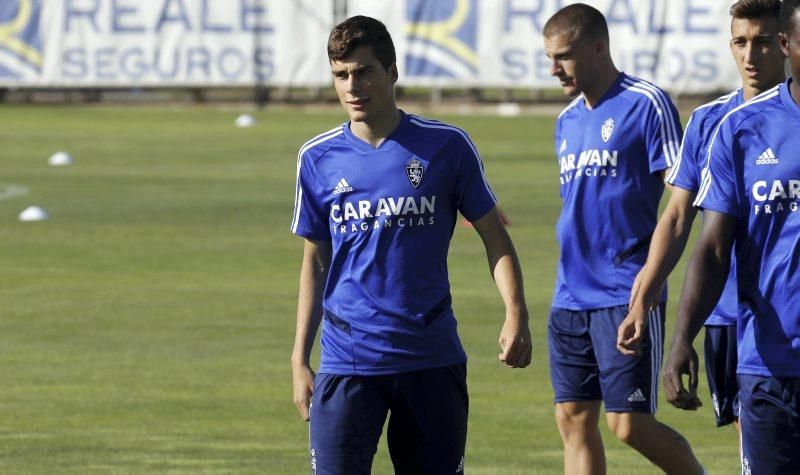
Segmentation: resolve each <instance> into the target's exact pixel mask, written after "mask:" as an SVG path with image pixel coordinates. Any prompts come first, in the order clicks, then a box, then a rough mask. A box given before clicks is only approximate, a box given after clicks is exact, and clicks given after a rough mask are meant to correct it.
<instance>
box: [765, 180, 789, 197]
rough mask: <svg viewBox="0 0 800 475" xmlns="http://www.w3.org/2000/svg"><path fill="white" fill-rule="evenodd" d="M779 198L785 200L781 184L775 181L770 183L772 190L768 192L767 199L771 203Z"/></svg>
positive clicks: (784, 192)
mask: <svg viewBox="0 0 800 475" xmlns="http://www.w3.org/2000/svg"><path fill="white" fill-rule="evenodd" d="M779 196H780V197H781V198H786V190H784V189H783V183H781V182H780V180H775V181H773V182H772V190H771V191H770V192H769V199H770V201H772V200H774V199H775V198H777V197H779Z"/></svg>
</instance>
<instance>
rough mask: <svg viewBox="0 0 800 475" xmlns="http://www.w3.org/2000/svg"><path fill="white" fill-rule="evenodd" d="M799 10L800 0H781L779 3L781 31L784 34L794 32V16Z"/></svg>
mask: <svg viewBox="0 0 800 475" xmlns="http://www.w3.org/2000/svg"><path fill="white" fill-rule="evenodd" d="M798 8H800V0H783V2H782V3H781V29H782V30H783V31H784V32H785V33H790V32H791V31H792V30H794V21H793V20H794V16H795V14H796V13H797V10H798Z"/></svg>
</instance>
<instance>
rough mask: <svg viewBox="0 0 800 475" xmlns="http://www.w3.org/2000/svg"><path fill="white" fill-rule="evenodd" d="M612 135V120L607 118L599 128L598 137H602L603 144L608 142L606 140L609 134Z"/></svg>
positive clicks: (609, 136)
mask: <svg viewBox="0 0 800 475" xmlns="http://www.w3.org/2000/svg"><path fill="white" fill-rule="evenodd" d="M613 133H614V119H612V118H611V117H609V118H608V119H606V121H605V122H603V127H601V128H600V136H601V137H603V142H608V139H610V138H611V134H613Z"/></svg>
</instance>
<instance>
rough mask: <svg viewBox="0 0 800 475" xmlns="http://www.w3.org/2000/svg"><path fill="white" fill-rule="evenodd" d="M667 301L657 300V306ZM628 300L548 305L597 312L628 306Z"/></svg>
mask: <svg viewBox="0 0 800 475" xmlns="http://www.w3.org/2000/svg"><path fill="white" fill-rule="evenodd" d="M666 301H667V299H665V298H662V299H660V300H659V302H658V303H659V304H662V303H665V302H666ZM628 302H629V299H627V298H625V299H618V300H608V301H603V302H593V303H591V304H576V303H568V302H563V301H553V303H552V304H550V306H551V307H553V308H560V309H563V310H570V311H573V312H582V311H586V310H597V309H599V308H612V307H621V306H623V305H628Z"/></svg>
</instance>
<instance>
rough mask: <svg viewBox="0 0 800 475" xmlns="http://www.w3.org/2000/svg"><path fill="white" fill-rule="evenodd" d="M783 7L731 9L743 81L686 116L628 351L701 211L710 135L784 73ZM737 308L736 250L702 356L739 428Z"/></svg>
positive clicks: (637, 295) (714, 395)
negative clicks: (699, 200)
mask: <svg viewBox="0 0 800 475" xmlns="http://www.w3.org/2000/svg"><path fill="white" fill-rule="evenodd" d="M780 8H781V2H780V0H740V1H738V2H736V3H735V4H733V5H732V6H731V8H730V13H731V17H732V18H731V41H730V47H731V53H733V58H734V61H736V66H737V67H738V70H739V74H740V76H741V78H742V87H741V88H739V89H737V90H735V91H733V92H731V93H730V94H726V95H724V96H722V97H720V98H718V99H716V100H714V101H712V102H709V103H708V104H705V105H702V106H700V107H699V108H697V110H695V111H694V113H692V116H691V117H690V118H689V122H688V124H687V126H686V132H685V134H684V136H683V143H682V144H681V151H680V156H679V157H678V161H677V163H676V164H675V166H674V167H673V168H672V171H671V173H670V174H669V176H668V177H667V183H668V184H669V185H671V187H670V191H671V194H670V198H669V203H668V204H667V207H666V209H665V210H664V213H663V214H662V215H661V218H660V219H659V221H658V225H657V226H656V231H655V233H654V234H653V242H652V243H651V245H650V253H649V254H648V256H647V265H646V266H645V267H644V269H643V270H642V272H641V274H640V281H641V286H640V287H639V288H638V291H637V290H634V296H632V298H631V302H632V303H631V308H630V312H629V314H628V316H627V317H626V319H625V321H624V322H623V323H622V324H621V325H620V327H619V335H618V338H619V341H618V343H617V344H618V347H619V349H620V351H622V352H623V353H625V354H628V355H634V354H637V350H638V345H639V342H640V341H641V338H642V335H643V332H644V331H646V329H647V320H646V317H645V316H646V314H647V310H648V309H650V308H651V307H652V306H653V305H654V304H655V299H656V298H658V295H659V293H660V289H661V288H662V287H663V286H664V283H665V282H666V279H667V277H668V276H669V274H670V273H671V272H672V270H673V269H674V268H675V265H676V264H677V263H678V260H679V259H680V257H681V254H682V253H683V250H684V248H685V247H686V241H687V240H688V238H689V233H690V232H691V229H692V222H693V221H694V218H695V215H696V214H697V210H696V208H695V207H694V206H692V202H693V201H694V199H695V197H696V196H697V191H698V189H699V187H700V182H701V180H702V178H701V172H702V169H703V167H704V166H705V165H706V161H707V160H706V158H707V152H708V141H709V140H710V139H711V135H712V134H713V132H714V130H715V129H716V126H717V124H718V123H719V121H720V120H721V119H722V117H724V116H725V115H726V114H727V113H728V112H730V111H731V110H733V109H735V108H737V107H739V106H740V105H742V104H743V103H744V102H746V101H749V100H750V99H752V98H754V97H756V96H757V95H759V94H761V93H762V92H764V91H766V90H768V89H771V88H773V87H774V86H776V85H777V84H779V83H781V82H782V81H783V80H784V79H785V74H784V60H785V56H784V54H783V52H782V51H781V48H780V44H779V41H778V33H779V32H780V20H779V16H780ZM737 315H738V303H737V292H736V266H735V258H733V256H732V265H731V271H730V274H729V275H728V280H727V282H726V284H725V290H724V291H723V293H722V296H721V297H720V299H719V302H718V303H717V306H716V307H715V308H714V310H712V312H711V314H710V315H709V316H708V319H707V320H706V322H705V329H706V332H705V344H704V350H705V351H704V357H705V367H706V376H707V378H708V386H709V389H710V390H711V402H712V406H713V408H714V414H715V416H716V421H717V426H724V425H727V424H731V423H733V424H734V425H735V426H736V428H737V430H738V418H739V407H738V399H739V396H738V394H739V386H738V384H737V382H736V364H737V363H736V361H737V354H736V319H737Z"/></svg>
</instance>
